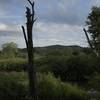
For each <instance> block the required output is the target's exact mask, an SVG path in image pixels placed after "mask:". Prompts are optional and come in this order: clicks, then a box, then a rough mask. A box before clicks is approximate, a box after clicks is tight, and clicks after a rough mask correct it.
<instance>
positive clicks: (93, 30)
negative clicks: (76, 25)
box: [86, 7, 100, 53]
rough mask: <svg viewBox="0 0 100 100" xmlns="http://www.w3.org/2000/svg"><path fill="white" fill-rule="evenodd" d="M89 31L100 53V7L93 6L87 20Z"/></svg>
mask: <svg viewBox="0 0 100 100" xmlns="http://www.w3.org/2000/svg"><path fill="white" fill-rule="evenodd" d="M86 24H87V26H88V32H89V34H90V36H91V43H92V45H93V46H94V47H95V49H96V50H97V52H98V53H100V27H99V26H100V7H93V8H92V11H91V12H90V14H89V16H88V19H87V22H86Z"/></svg>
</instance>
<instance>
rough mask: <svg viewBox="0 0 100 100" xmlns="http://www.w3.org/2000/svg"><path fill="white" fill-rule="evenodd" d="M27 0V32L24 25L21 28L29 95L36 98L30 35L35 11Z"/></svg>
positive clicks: (31, 38) (31, 37)
mask: <svg viewBox="0 0 100 100" xmlns="http://www.w3.org/2000/svg"><path fill="white" fill-rule="evenodd" d="M27 1H28V2H29V4H30V5H31V7H32V8H31V9H30V8H29V7H26V19H27V23H26V29H27V34H26V32H25V28H24V26H22V30H23V34H24V39H25V42H26V46H27V52H28V75H29V90H30V96H31V97H32V98H33V99H34V100H38V96H37V86H36V71H35V66H34V48H33V36H32V29H33V24H34V22H35V21H36V19H35V11H34V1H33V2H31V1H30V0H27Z"/></svg>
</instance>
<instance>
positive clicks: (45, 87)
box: [0, 72, 89, 100]
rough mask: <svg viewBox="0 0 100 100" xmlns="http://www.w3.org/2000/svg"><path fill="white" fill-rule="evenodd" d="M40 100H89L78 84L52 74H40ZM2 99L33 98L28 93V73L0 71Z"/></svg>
mask: <svg viewBox="0 0 100 100" xmlns="http://www.w3.org/2000/svg"><path fill="white" fill-rule="evenodd" d="M38 95H39V100H89V99H88V95H87V93H86V92H85V91H84V90H82V89H80V88H79V87H77V86H73V85H70V84H68V83H63V82H61V81H60V80H59V79H56V78H54V76H53V75H52V74H40V73H39V74H38ZM0 100H32V99H31V98H30V97H29V95H28V80H27V74H26V73H23V72H16V73H15V72H12V73H0Z"/></svg>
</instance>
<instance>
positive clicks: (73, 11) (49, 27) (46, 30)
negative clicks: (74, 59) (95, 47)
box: [0, 0, 100, 47]
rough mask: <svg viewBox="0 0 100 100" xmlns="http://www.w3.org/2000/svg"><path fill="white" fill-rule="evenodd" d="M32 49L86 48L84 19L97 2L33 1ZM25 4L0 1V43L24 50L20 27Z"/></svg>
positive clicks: (16, 0) (24, 0) (71, 0)
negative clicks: (45, 46) (54, 45)
mask: <svg viewBox="0 0 100 100" xmlns="http://www.w3.org/2000/svg"><path fill="white" fill-rule="evenodd" d="M35 1H36V3H35V11H36V16H37V17H38V21H37V23H36V24H35V25H34V31H33V37H34V44H35V46H44V45H50V44H64V45H71V44H78V45H81V46H85V45H87V44H86V39H85V36H84V33H83V31H82V27H83V26H84V24H85V20H86V17H87V16H88V14H89V11H90V9H91V7H92V6H93V5H98V6H99V4H100V1H99V0H35ZM25 5H28V2H26V0H0V43H4V42H7V41H15V42H17V43H18V44H19V46H20V47H21V46H22V45H23V46H25V43H24V40H23V36H22V30H21V28H20V25H22V24H24V23H25V20H26V19H25Z"/></svg>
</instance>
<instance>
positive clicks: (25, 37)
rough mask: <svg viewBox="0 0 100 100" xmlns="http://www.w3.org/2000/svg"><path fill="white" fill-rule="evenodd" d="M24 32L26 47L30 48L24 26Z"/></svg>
mask: <svg viewBox="0 0 100 100" xmlns="http://www.w3.org/2000/svg"><path fill="white" fill-rule="evenodd" d="M22 30H23V34H24V39H25V42H26V46H27V48H28V41H27V37H26V32H25V28H24V26H22Z"/></svg>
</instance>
